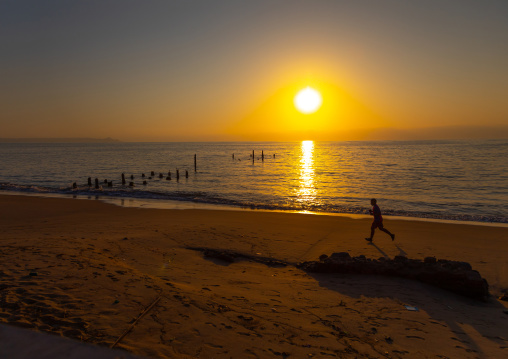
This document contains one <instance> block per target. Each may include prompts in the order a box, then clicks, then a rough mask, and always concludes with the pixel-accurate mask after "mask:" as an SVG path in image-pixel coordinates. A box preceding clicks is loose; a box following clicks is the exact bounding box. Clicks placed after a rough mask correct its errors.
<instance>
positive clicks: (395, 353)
mask: <svg viewBox="0 0 508 359" xmlns="http://www.w3.org/2000/svg"><path fill="white" fill-rule="evenodd" d="M385 226H386V227H387V228H389V229H390V231H392V232H394V233H396V236H397V237H396V240H395V241H394V242H392V241H391V240H390V238H389V237H388V236H387V235H386V234H384V233H379V232H378V233H376V236H375V237H374V243H373V244H372V245H370V244H368V243H367V242H366V241H365V240H364V238H365V237H366V236H367V235H368V234H369V231H370V219H353V218H348V217H341V216H325V215H311V214H296V213H275V212H254V211H222V210H217V211H211V210H165V209H139V208H122V207H119V206H114V205H111V204H105V203H102V202H100V201H96V200H78V199H58V198H38V197H29V196H13V195H0V228H1V231H0V323H5V324H8V325H11V326H17V327H23V328H30V329H32V330H36V331H40V332H47V333H53V334H56V335H60V336H65V337H68V338H73V339H77V340H80V341H83V342H86V343H90V344H97V345H100V346H104V347H111V346H114V347H115V348H119V349H125V350H127V351H129V352H131V353H133V354H135V355H139V356H145V357H153V358H335V357H338V358H362V357H365V358H502V357H507V356H508V314H506V313H505V311H506V310H507V309H508V302H506V301H502V300H499V299H498V297H499V296H500V295H502V294H503V293H505V292H507V291H508V261H507V259H506V254H507V253H508V227H494V226H480V225H470V224H450V223H434V222H424V221H407V220H395V219H390V218H387V219H385ZM191 247H200V248H211V249H228V250H233V251H236V252H239V253H246V254H249V255H251V256H260V257H270V258H274V259H278V260H281V261H285V262H288V263H295V264H296V263H299V262H302V261H308V260H317V259H318V257H319V256H320V255H321V254H327V255H330V254H332V253H334V252H348V253H349V254H350V255H351V256H358V255H365V256H366V257H368V258H375V259H377V258H379V257H383V256H384V257H389V258H394V257H395V256H398V255H402V256H406V257H408V258H414V259H423V258H425V257H428V256H433V257H436V258H440V259H450V260H457V261H465V262H469V263H470V264H471V265H472V267H473V269H475V270H478V271H479V272H480V274H481V275H482V276H483V277H484V278H485V279H486V280H487V281H488V283H489V286H490V292H491V294H492V297H491V298H490V299H489V300H488V301H487V302H481V301H477V300H474V299H469V298H465V297H461V296H459V295H456V294H453V293H450V292H448V291H446V290H443V289H438V288H435V287H433V286H430V285H427V284H423V283H420V282H416V281H412V280H408V279H403V278H394V277H383V276H366V275H351V274H350V275H345V274H319V275H317V274H308V273H306V272H303V271H301V270H299V269H297V268H296V267H295V266H294V265H287V266H269V265H265V264H262V263H258V262H256V261H252V260H237V261H235V262H234V263H228V262H225V261H221V260H218V259H208V258H205V257H204V256H203V253H202V252H201V251H196V250H192V249H189V248H191ZM406 305H407V306H411V307H417V308H418V310H417V311H411V310H408V309H407V308H406V307H405V306H406ZM115 343H116V344H115ZM28 344H29V343H27V345H28Z"/></svg>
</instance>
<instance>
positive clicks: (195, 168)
mask: <svg viewBox="0 0 508 359" xmlns="http://www.w3.org/2000/svg"><path fill="white" fill-rule="evenodd" d="M197 171H198V166H197V159H196V154H194V172H197Z"/></svg>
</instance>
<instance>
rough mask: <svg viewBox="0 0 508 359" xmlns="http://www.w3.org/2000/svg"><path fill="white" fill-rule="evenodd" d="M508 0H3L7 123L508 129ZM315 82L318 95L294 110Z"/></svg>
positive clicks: (393, 135) (346, 132) (131, 136)
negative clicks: (303, 109) (308, 110)
mask: <svg viewBox="0 0 508 359" xmlns="http://www.w3.org/2000/svg"><path fill="white" fill-rule="evenodd" d="M507 15H508V3H507V2H505V1H485V2H481V4H480V3H479V2H477V1H472V0H460V1H459V0H456V1H447V2H445V3H443V2H441V1H426V2H419V3H416V2H400V1H390V0H388V1H382V2H379V1H362V0H361V1H357V2H356V1H355V2H350V1H335V2H331V1H324V0H323V1H257V2H252V3H248V2H238V1H216V2H208V1H190V2H189V1H174V2H167V3H166V2H153V3H152V2H148V3H143V4H142V3H140V2H137V1H132V2H131V1H122V2H116V3H115V2H107V3H104V2H101V1H87V2H79V1H78V2H72V3H67V2H57V1H48V2H39V1H32V2H30V1H29V2H23V4H20V3H17V2H3V3H2V4H1V5H0V20H1V21H0V24H1V25H0V34H1V35H0V45H1V46H2V49H3V53H4V54H5V56H2V57H1V58H0V65H1V66H0V76H1V77H2V79H3V81H2V84H1V85H0V86H1V87H0V92H1V93H0V123H1V127H2V131H1V133H0V137H8V138H14V137H98V138H102V137H113V138H116V139H120V140H124V141H216V140H221V141H222V140H225V141H234V140H261V141H263V140H270V141H271V140H275V141H285V140H305V139H312V140H362V139H426V138H470V137H473V138H474V137H482V138H485V137H487V138H499V137H505V138H508V102H507V101H506V94H507V93H508V71H507V69H506V64H508V47H507V46H506V44H507V43H508V22H507V21H506V18H507V17H506V16H507ZM307 86H312V87H314V88H316V89H318V90H319V91H320V92H321V94H322V97H323V106H322V108H321V109H320V110H319V111H318V112H316V113H314V114H309V115H303V114H301V113H298V112H297V111H296V110H295V108H294V106H293V97H294V96H295V95H296V93H297V92H298V90H299V89H301V88H304V87H307Z"/></svg>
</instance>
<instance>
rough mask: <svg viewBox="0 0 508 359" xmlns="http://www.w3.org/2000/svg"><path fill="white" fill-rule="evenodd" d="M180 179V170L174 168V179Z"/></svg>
mask: <svg viewBox="0 0 508 359" xmlns="http://www.w3.org/2000/svg"><path fill="white" fill-rule="evenodd" d="M179 179H180V171H178V169H176V180H177V181H178V180H179Z"/></svg>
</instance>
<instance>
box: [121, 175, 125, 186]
mask: <svg viewBox="0 0 508 359" xmlns="http://www.w3.org/2000/svg"><path fill="white" fill-rule="evenodd" d="M122 184H123V185H124V186H125V173H122Z"/></svg>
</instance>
